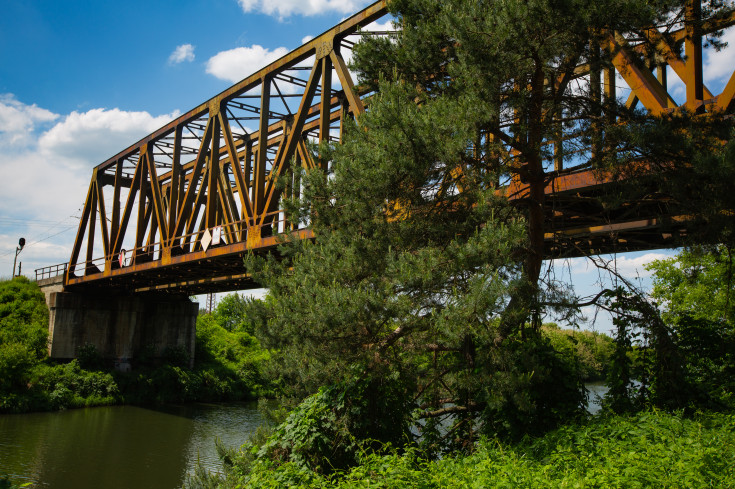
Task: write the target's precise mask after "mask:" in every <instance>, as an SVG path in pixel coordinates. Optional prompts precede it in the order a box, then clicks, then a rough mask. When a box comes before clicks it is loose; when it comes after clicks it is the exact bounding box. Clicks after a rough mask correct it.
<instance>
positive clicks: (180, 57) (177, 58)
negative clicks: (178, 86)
mask: <svg viewBox="0 0 735 489" xmlns="http://www.w3.org/2000/svg"><path fill="white" fill-rule="evenodd" d="M184 61H189V62H191V61H194V46H192V45H191V44H182V45H181V46H176V49H174V52H173V53H171V56H169V57H168V62H169V64H172V65H175V64H179V63H183V62H184Z"/></svg>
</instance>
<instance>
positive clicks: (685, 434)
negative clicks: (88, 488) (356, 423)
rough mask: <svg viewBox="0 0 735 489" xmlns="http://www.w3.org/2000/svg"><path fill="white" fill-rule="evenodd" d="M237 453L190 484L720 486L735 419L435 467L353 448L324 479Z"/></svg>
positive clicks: (589, 430)
mask: <svg viewBox="0 0 735 489" xmlns="http://www.w3.org/2000/svg"><path fill="white" fill-rule="evenodd" d="M243 450H244V452H241V453H240V454H229V458H228V460H229V462H230V463H229V465H227V467H226V468H227V475H226V476H224V477H216V476H211V475H210V476H209V477H208V478H199V479H197V480H192V481H190V483H189V487H190V488H191V489H200V488H201V489H204V488H208V487H221V488H249V487H254V488H255V487H257V488H264V487H289V486H298V487H371V488H372V487H385V488H388V487H390V488H393V487H399V488H400V487H411V488H427V489H428V488H445V487H487V488H493V487H497V488H501V487H528V488H539V487H541V488H544V487H548V488H557V487H579V488H586V487H589V488H593V487H614V488H628V487H651V488H653V487H655V488H659V487H713V488H716V487H721V488H725V487H731V486H732V481H733V479H734V478H735V464H733V460H735V416H733V415H702V416H698V417H696V418H694V419H688V418H685V417H682V416H681V415H680V414H666V413H662V412H659V411H648V412H643V413H639V414H636V415H632V416H607V417H600V418H597V419H594V420H592V421H588V422H584V423H581V424H569V425H566V426H564V427H562V428H559V429H558V430H556V431H554V432H551V433H549V434H547V435H546V436H544V437H541V438H529V439H526V440H524V441H523V442H521V443H518V444H515V445H508V444H505V443H501V442H498V441H495V440H493V439H488V438H483V439H482V440H480V441H479V442H478V444H477V446H476V450H475V451H474V453H472V454H470V455H454V456H448V457H444V458H442V459H441V460H433V461H432V460H428V459H426V458H425V457H424V456H422V454H421V453H420V452H417V451H416V450H407V451H399V450H395V449H393V448H391V447H386V448H385V449H384V450H383V451H381V452H375V451H373V450H369V449H367V450H359V451H358V452H357V457H358V460H357V464H356V465H355V466H353V467H352V468H350V469H349V470H345V471H338V472H335V473H331V474H329V475H322V474H319V473H317V472H314V471H312V470H309V469H307V468H305V467H304V464H303V462H302V461H301V460H292V461H290V462H286V463H282V462H280V461H271V460H268V459H258V460H257V461H255V462H253V461H252V456H251V454H250V453H249V452H248V450H249V448H248V447H247V446H246V447H244V449H243ZM244 465H247V466H248V471H247V473H243V472H242V470H241V469H242V467H243V466H244Z"/></svg>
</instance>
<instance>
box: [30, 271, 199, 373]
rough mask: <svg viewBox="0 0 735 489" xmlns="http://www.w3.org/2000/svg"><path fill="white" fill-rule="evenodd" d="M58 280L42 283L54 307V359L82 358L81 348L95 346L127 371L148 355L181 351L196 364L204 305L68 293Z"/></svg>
mask: <svg viewBox="0 0 735 489" xmlns="http://www.w3.org/2000/svg"><path fill="white" fill-rule="evenodd" d="M62 278H63V277H62ZM53 280H54V279H49V280H46V281H41V282H39V285H40V286H41V290H43V291H44V292H45V293H46V303H47V304H48V308H49V356H51V358H56V359H72V358H76V357H77V353H78V351H79V348H80V347H83V346H86V345H93V346H94V347H95V348H96V349H97V351H98V352H99V353H100V354H101V355H102V356H103V357H104V358H107V359H114V361H115V366H116V368H118V369H119V370H123V371H125V370H129V369H130V366H131V361H132V362H134V361H135V359H136V358H138V357H140V356H141V354H143V353H145V354H146V355H152V356H153V358H163V357H164V356H165V354H166V353H167V352H168V351H170V350H171V349H178V350H183V351H184V352H186V353H187V354H188V356H189V362H190V366H192V365H193V362H194V344H195V335H196V318H197V315H198V314H199V304H197V303H196V302H192V301H191V300H190V299H189V298H188V297H187V296H185V295H172V294H153V293H151V294H135V295H133V294H129V295H125V294H113V293H109V292H107V293H105V292H86V291H85V292H67V291H64V290H63V287H60V286H59V285H60V284H59V281H58V280H57V281H56V283H53V282H52V281H53ZM42 282H46V283H42Z"/></svg>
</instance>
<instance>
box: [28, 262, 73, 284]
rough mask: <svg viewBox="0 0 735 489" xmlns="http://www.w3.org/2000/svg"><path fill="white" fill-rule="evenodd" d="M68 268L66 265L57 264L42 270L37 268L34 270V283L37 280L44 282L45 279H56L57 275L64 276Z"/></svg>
mask: <svg viewBox="0 0 735 489" xmlns="http://www.w3.org/2000/svg"><path fill="white" fill-rule="evenodd" d="M68 266H69V264H68V263H59V264H58V265H51V266H48V267H43V268H37V269H36V282H38V281H39V280H44V279H47V278H54V277H58V276H59V275H64V274H65V273H66V269H67V267H68Z"/></svg>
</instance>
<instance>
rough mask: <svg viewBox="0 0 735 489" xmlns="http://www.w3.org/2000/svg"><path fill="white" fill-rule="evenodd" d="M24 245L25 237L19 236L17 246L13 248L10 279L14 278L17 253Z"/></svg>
mask: <svg viewBox="0 0 735 489" xmlns="http://www.w3.org/2000/svg"><path fill="white" fill-rule="evenodd" d="M25 245H26V239H25V238H20V239H19V240H18V246H17V247H16V248H15V259H13V276H12V277H10V278H11V279H14V278H15V263H16V262H17V261H18V254H19V253H20V251H21V250H22V249H23V247H24V246H25ZM19 275H20V273H19Z"/></svg>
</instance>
